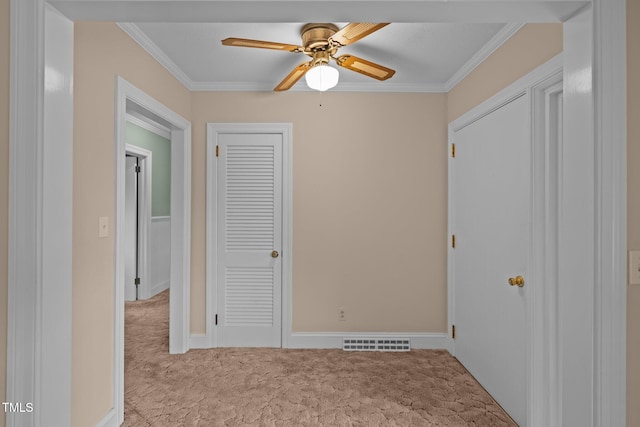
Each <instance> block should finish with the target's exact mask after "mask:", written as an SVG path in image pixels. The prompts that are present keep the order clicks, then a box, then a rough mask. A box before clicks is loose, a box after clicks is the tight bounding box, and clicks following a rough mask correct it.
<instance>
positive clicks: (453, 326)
mask: <svg viewBox="0 0 640 427" xmlns="http://www.w3.org/2000/svg"><path fill="white" fill-rule="evenodd" d="M451 338H452V339H454V340H455V339H456V325H451Z"/></svg>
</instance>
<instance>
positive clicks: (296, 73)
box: [273, 62, 311, 92]
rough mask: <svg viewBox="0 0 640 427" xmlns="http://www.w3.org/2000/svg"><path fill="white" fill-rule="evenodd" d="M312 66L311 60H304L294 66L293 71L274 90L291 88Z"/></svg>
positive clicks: (280, 90) (279, 90)
mask: <svg viewBox="0 0 640 427" xmlns="http://www.w3.org/2000/svg"><path fill="white" fill-rule="evenodd" d="M310 68H311V62H303V63H302V64H300V65H298V66H297V67H296V68H294V69H293V71H291V72H290V73H289V75H288V76H287V77H285V78H284V80H282V81H281V82H280V84H279V85H278V86H276V87H275V89H273V90H274V91H276V92H282V91H284V90H289V89H291V87H292V86H293V85H294V84H296V82H297V81H298V80H300V79H301V78H302V76H304V75H305V73H306V72H307V71H309V69H310Z"/></svg>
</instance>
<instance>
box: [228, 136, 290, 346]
mask: <svg viewBox="0 0 640 427" xmlns="http://www.w3.org/2000/svg"><path fill="white" fill-rule="evenodd" d="M217 145H218V157H217V158H216V161H217V162H218V168H217V171H218V176H217V186H218V188H217V209H216V210H217V251H216V252H217V278H216V279H217V285H218V286H217V288H218V293H217V298H216V300H217V303H216V304H217V327H218V330H217V336H218V345H219V346H220V347H242V346H246V347H280V345H281V317H282V316H281V306H282V296H281V294H282V262H281V260H282V258H281V254H280V251H281V248H282V149H283V136H282V134H277V133H224V134H220V135H219V136H218V140H217Z"/></svg>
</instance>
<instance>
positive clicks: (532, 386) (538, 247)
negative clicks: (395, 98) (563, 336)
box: [447, 54, 563, 426]
mask: <svg viewBox="0 0 640 427" xmlns="http://www.w3.org/2000/svg"><path fill="white" fill-rule="evenodd" d="M562 68H563V58H562V54H560V55H558V56H556V57H554V58H553V59H551V60H550V61H548V62H547V63H545V64H543V65H541V66H540V67H538V68H536V69H535V70H533V71H532V72H530V73H529V74H527V75H526V76H524V77H522V78H520V79H519V80H517V81H516V82H514V83H512V84H511V85H509V86H508V87H506V88H505V89H503V90H502V91H500V92H499V93H497V94H496V95H494V96H493V97H491V98H489V99H488V100H486V101H484V102H483V103H481V104H480V105H478V106H476V107H474V108H473V109H472V110H470V111H468V112H467V113H465V114H464V115H462V116H461V117H459V118H458V119H456V120H454V121H453V122H451V123H450V124H449V144H450V145H451V144H455V142H456V137H455V135H456V132H457V131H459V130H461V129H463V128H464V127H466V126H468V125H470V124H471V123H474V122H475V121H477V120H479V119H481V118H482V117H484V116H486V115H488V114H490V113H491V112H493V111H495V110H497V109H498V108H500V107H502V106H504V105H506V104H508V103H509V102H511V101H513V100H514V99H517V98H519V97H521V96H524V95H528V96H529V102H530V105H529V119H528V121H529V123H530V128H531V130H532V134H533V135H532V138H533V140H532V142H531V144H530V146H531V149H532V153H531V154H532V155H531V161H532V164H531V171H532V183H531V188H532V197H533V199H532V200H531V211H530V214H529V215H530V218H531V219H532V221H533V225H532V229H533V230H532V235H531V237H532V238H531V248H530V249H529V254H530V259H529V261H528V264H529V265H530V266H531V270H530V273H529V278H528V279H527V281H528V282H529V283H533V284H534V286H531V292H529V297H528V307H527V328H528V330H527V347H528V348H527V354H528V355H529V357H528V360H526V361H523V362H524V363H525V369H526V371H527V374H526V375H527V390H528V396H527V400H528V401H527V425H529V426H537V425H545V424H540V422H539V419H540V417H544V416H545V415H544V414H545V413H546V410H547V406H546V405H545V402H541V401H540V400H541V399H543V398H544V397H545V396H548V395H549V393H551V392H553V391H555V390H557V387H556V384H552V382H551V381H549V382H546V381H544V380H543V379H544V378H545V371H544V368H545V366H546V365H544V362H546V360H541V358H544V355H545V352H544V350H551V349H554V350H555V346H554V344H555V340H556V337H555V336H549V335H546V334H544V333H541V331H539V329H538V328H539V327H540V326H541V325H543V321H544V320H545V319H555V316H554V315H553V313H549V312H548V310H549V309H550V308H551V306H549V305H546V304H545V303H544V302H545V301H547V300H548V298H549V295H547V291H549V289H547V288H542V287H539V286H535V284H537V283H542V282H543V281H544V278H546V277H549V276H550V275H552V274H553V271H547V265H546V264H544V263H542V264H541V263H539V262H537V261H538V259H537V257H536V256H535V254H538V253H540V251H543V250H544V249H545V248H546V245H547V241H546V240H547V239H546V235H545V230H546V226H547V224H546V221H547V220H550V221H555V220H556V219H555V218H547V217H546V216H545V215H544V213H545V210H544V208H545V204H544V202H545V199H544V196H545V195H544V193H543V194H542V196H543V199H542V200H540V199H539V197H540V194H539V191H540V190H544V189H545V188H546V185H547V184H549V185H553V184H554V182H557V181H551V182H547V180H548V179H553V178H556V177H555V176H553V175H549V174H548V173H547V172H549V173H551V171H547V170H546V168H545V166H546V164H545V154H546V153H545V151H544V149H545V145H544V140H543V141H542V142H543V144H539V143H536V142H538V141H536V139H535V138H536V137H537V136H538V135H539V134H542V135H544V134H545V132H544V130H545V122H544V121H536V120H535V119H533V120H532V113H533V112H534V111H537V110H538V109H539V108H540V101H542V108H544V98H543V99H542V100H540V99H539V97H538V96H536V94H537V93H539V92H542V93H544V92H545V91H546V90H547V89H548V88H550V87H553V86H557V85H558V83H559V82H561V81H562ZM540 150H542V152H540ZM548 154H550V155H553V154H555V153H553V152H551V153H548ZM455 163H456V162H455V158H452V156H449V183H450V184H449V213H448V215H449V220H448V222H449V234H450V235H453V234H455V233H456V229H455V223H454V218H455V215H454V212H455V206H454V205H453V200H454V197H453V196H454V193H455V187H454V186H453V185H452V183H453V182H454V181H453V179H452V178H453V170H454V168H455ZM541 209H542V211H541ZM549 245H551V242H549ZM451 246H452V245H449V249H448V251H449V254H448V257H447V259H448V266H447V268H448V280H447V281H448V301H449V315H448V316H449V329H450V330H451V328H452V326H453V325H455V305H454V296H455V289H454V286H455V280H454V279H455V275H454V272H455V269H454V263H455V249H453V248H452V247H451ZM550 329H551V330H555V325H551V326H550ZM487 333H490V331H487ZM450 343H451V344H450V351H451V353H452V354H454V355H455V340H453V339H451V340H450ZM541 349H544V350H543V351H540V350H541ZM534 350H537V351H534ZM552 360H555V359H552ZM554 368H555V367H554ZM550 380H551V379H550ZM556 381H558V379H557V378H556ZM534 409H535V410H534Z"/></svg>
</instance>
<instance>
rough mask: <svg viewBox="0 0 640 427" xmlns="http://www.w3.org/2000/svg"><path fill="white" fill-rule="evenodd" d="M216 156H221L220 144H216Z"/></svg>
mask: <svg viewBox="0 0 640 427" xmlns="http://www.w3.org/2000/svg"><path fill="white" fill-rule="evenodd" d="M216 157H220V146H219V145H216Z"/></svg>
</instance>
